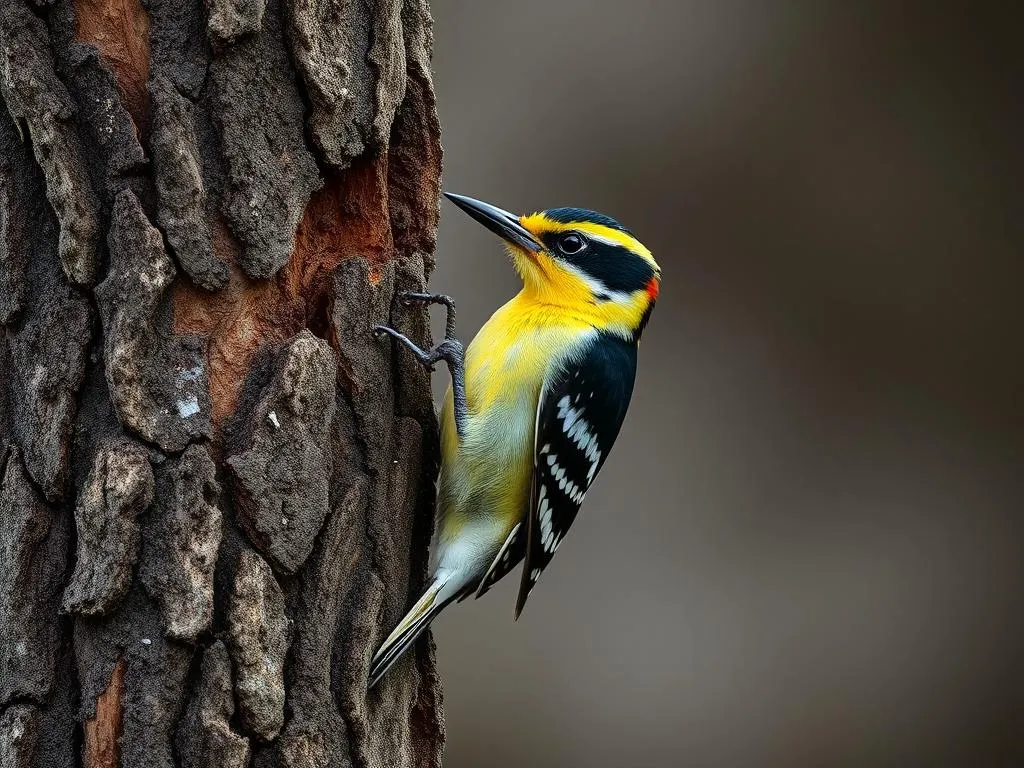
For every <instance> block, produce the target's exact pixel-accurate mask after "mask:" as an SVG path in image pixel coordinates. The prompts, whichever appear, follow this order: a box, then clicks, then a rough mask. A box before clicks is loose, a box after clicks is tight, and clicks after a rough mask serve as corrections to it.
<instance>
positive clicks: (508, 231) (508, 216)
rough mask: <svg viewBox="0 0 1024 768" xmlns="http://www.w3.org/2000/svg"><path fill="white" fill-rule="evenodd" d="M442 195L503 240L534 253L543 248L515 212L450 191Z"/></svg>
mask: <svg viewBox="0 0 1024 768" xmlns="http://www.w3.org/2000/svg"><path fill="white" fill-rule="evenodd" d="M444 196H445V197H447V198H448V199H449V200H451V201H452V202H453V203H455V204H456V205H457V206H459V208H461V209H462V210H464V211H465V212H466V213H468V214H469V215H470V216H472V217H473V218H474V219H476V220H477V221H479V222H480V223H481V224H483V225H484V226H485V227H487V228H488V229H489V230H491V232H493V233H494V234H496V235H498V237H500V238H502V239H503V240H507V241H508V242H510V243H512V244H513V245H517V246H519V247H520V248H525V249H526V250H528V251H534V252H535V253H536V252H539V251H543V250H544V246H543V245H541V244H540V243H539V242H537V238H535V237H534V236H533V234H532V233H531V232H530V230H528V229H527V228H526V227H524V226H523V225H522V224H520V223H519V217H518V216H516V215H515V214H512V213H509V212H508V211H503V210H502V209H501V208H498V207H496V206H493V205H491V204H490V203H485V202H482V201H480V200H474V199H473V198H472V197H465V196H464V195H454V194H452V193H451V192H445V193H444Z"/></svg>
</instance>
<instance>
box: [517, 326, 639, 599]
mask: <svg viewBox="0 0 1024 768" xmlns="http://www.w3.org/2000/svg"><path fill="white" fill-rule="evenodd" d="M635 376H636V343H635V342H629V341H625V340H624V339H621V338H619V337H617V336H612V335H610V334H598V335H597V336H596V337H595V338H594V340H593V342H591V344H590V345H589V346H588V347H587V348H586V349H585V350H584V351H583V354H582V356H580V357H578V358H576V359H574V360H571V361H569V362H567V363H566V364H565V365H563V366H562V367H561V368H560V369H559V370H557V371H555V372H554V373H553V374H551V375H549V378H548V380H547V381H545V382H544V388H543V390H542V391H541V395H540V402H539V403H538V406H537V429H536V435H535V437H534V440H535V444H534V453H533V498H532V500H531V503H530V514H529V517H528V521H529V522H528V525H527V533H526V541H527V545H526V565H525V566H524V567H523V579H522V582H521V583H520V585H519V599H518V601H517V602H516V617H517V618H518V616H519V614H520V613H521V612H522V610H523V605H525V604H526V598H527V597H529V595H530V591H531V590H532V589H533V586H534V584H536V583H537V579H538V578H540V574H541V573H542V572H543V570H544V569H545V568H546V567H547V564H548V563H549V562H551V558H552V557H554V555H555V551H556V550H557V549H558V545H559V544H560V543H561V542H562V538H563V537H564V536H565V534H566V532H567V531H568V530H569V526H571V525H572V522H573V520H575V519H576V513H577V512H579V509H580V505H581V504H582V503H583V497H584V496H585V495H586V493H587V489H589V488H590V484H591V483H593V482H594V478H595V477H596V476H597V473H598V471H599V470H600V469H601V466H602V465H603V464H604V461H605V459H606V458H608V452H609V451H610V450H611V447H612V443H614V442H615V438H616V437H617V436H618V434H619V428H620V427H621V426H622V420H623V419H624V418H625V416H626V408H628V407H629V398H630V396H631V395H632V394H633V380H634V378H635Z"/></svg>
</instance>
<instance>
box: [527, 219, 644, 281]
mask: <svg viewBox="0 0 1024 768" xmlns="http://www.w3.org/2000/svg"><path fill="white" fill-rule="evenodd" d="M519 223H520V224H522V225H523V226H524V227H526V229H528V230H530V232H532V233H533V234H534V235H537V236H538V237H539V236H540V235H547V234H551V233H552V232H582V233H583V234H586V235H592V236H594V237H597V238H600V239H602V240H606V241H608V242H611V243H615V245H621V246H622V247H624V248H628V249H629V250H630V251H632V252H633V253H635V254H636V255H637V256H640V257H641V258H642V259H644V260H645V261H647V262H648V263H649V264H650V265H651V266H652V267H654V269H655V271H657V272H661V267H659V266H658V262H656V261H655V260H654V256H652V255H651V252H650V251H649V250H648V249H647V246H645V245H644V244H643V243H641V242H640V241H639V240H637V239H636V238H635V237H633V236H632V235H630V234H629V233H628V232H623V231H622V230H621V229H615V228H614V227H606V226H605V225H603V224H595V223H594V222H592V221H569V222H562V221H555V220H554V219H549V218H548V217H547V216H545V215H544V214H543V213H531V214H529V215H527V216H520V217H519Z"/></svg>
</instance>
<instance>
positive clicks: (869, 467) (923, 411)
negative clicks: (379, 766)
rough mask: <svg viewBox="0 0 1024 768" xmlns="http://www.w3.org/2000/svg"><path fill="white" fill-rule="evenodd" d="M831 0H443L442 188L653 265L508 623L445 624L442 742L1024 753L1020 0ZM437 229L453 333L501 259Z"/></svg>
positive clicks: (936, 758)
mask: <svg viewBox="0 0 1024 768" xmlns="http://www.w3.org/2000/svg"><path fill="white" fill-rule="evenodd" d="M853 5H854V4H850V3H847V4H840V3H811V2H805V3H779V2H753V1H748V2H731V1H727V2H721V1H714V2H710V1H709V2H667V1H666V2H643V1H641V0H634V1H633V2H628V3H623V2H610V0H602V1H601V2H587V1H585V0H549V1H548V2H543V1H542V0H516V2H514V3H492V2H479V1H477V2H473V1H471V0H462V1H461V2H455V1H454V0H435V2H434V3H433V10H434V15H435V19H436V24H435V44H436V52H435V68H436V73H437V78H436V83H437V93H438V108H439V111H440V115H441V121H442V125H443V140H444V145H445V152H446V154H445V173H444V181H445V187H446V188H447V189H449V190H452V191H457V192H461V193H464V194H469V195H473V196H476V197H480V198H482V199H485V200H488V201H490V202H494V203H496V204H499V205H503V206H506V207H508V208H511V209H513V210H519V211H525V210H533V209H537V208H545V207H551V206H556V205H581V206H586V207H591V208H596V209H598V210H603V211H606V212H608V213H611V214H612V215H614V216H615V217H616V218H618V219H620V220H621V221H623V222H624V223H625V224H626V225H627V226H629V227H631V228H632V229H633V230H634V231H635V232H636V233H637V234H638V235H639V236H640V237H641V239H643V240H644V241H645V242H646V243H647V244H648V245H649V246H650V248H651V249H652V250H653V252H654V253H655V256H656V257H657V258H658V259H659V261H660V263H661V265H662V268H663V272H664V284H663V289H662V300H661V301H660V302H659V304H658V307H657V310H656V311H655V313H654V317H653V319H652V322H651V325H650V327H649V330H648V332H647V334H646V336H645V337H644V342H643V344H642V346H641V360H640V372H639V376H638V379H637V384H636V393H635V395H634V401H633V406H632V409H631V411H630V414H629V417H628V419H627V421H626V425H625V427H624V429H623V431H622V435H621V437H620V438H619V442H618V445H617V446H616V448H615V450H614V451H613V453H612V455H611V458H610V460H609V461H608V463H607V465H606V467H605V469H604V471H603V473H602V475H601V476H600V479H599V481H598V483H597V485H596V487H595V489H594V490H593V491H592V493H591V495H590V497H589V498H588V499H587V502H586V505H585V507H584V512H583V515H582V517H581V518H580V519H579V521H578V523H577V525H576V526H575V527H574V528H573V530H572V534H571V535H570V536H569V538H568V539H567V542H566V544H565V545H564V546H563V547H562V548H561V550H560V551H559V554H558V557H557V558H556V559H555V561H554V562H553V564H552V566H551V568H549V569H548V571H547V572H546V573H545V575H544V578H543V579H542V580H541V583H540V585H539V587H538V589H537V590H536V591H535V592H534V594H533V596H532V597H531V599H530V603H529V605H528V606H527V609H526V611H525V614H524V616H523V618H522V619H520V621H519V622H518V623H513V622H512V611H513V605H514V602H515V591H516V588H517V586H518V572H517V573H516V575H515V576H514V577H510V578H508V579H506V581H505V583H503V584H502V585H501V586H500V588H498V589H496V590H494V591H492V592H491V593H489V594H488V595H487V597H486V599H484V600H480V601H475V602H472V601H471V602H468V603H463V604H461V605H458V606H455V607H453V608H451V609H450V610H449V611H446V612H445V613H444V614H443V615H442V617H441V618H440V619H439V620H438V621H437V622H436V623H435V634H436V637H437V642H438V649H439V650H438V654H439V658H440V666H441V670H442V673H443V676H444V681H445V707H446V710H447V716H448V748H447V753H446V756H447V763H446V764H447V765H448V766H449V768H460V767H462V766H506V765H507V766H527V765H528V766H588V767H597V766H616V767H634V766H664V765H687V766H785V767H786V768H792V767H793V766H821V765H850V766H919V765H930V766H937V765H964V766H967V765H970V766H997V765H1011V764H1016V765H1024V674H1022V668H1024V664H1022V662H1021V656H1022V653H1024V622H1022V619H1021V615H1022V611H1021V608H1022V605H1021V603H1022V600H1021V585H1022V584H1024V581H1022V579H1021V575H1022V574H1021V573H1020V571H1021V570H1022V565H1021V562H1022V561H1021V557H1020V555H1021V550H1022V542H1024V538H1022V534H1024V530H1022V529H1024V523H1022V519H1021V513H1022V511H1024V504H1022V499H1024V487H1022V486H1024V470H1022V460H1024V446H1022V428H1024V408H1022V405H1021V393H1022V390H1024V387H1022V385H1024V374H1022V365H1021V357H1022V347H1024V344H1022V338H1021V337H1022V334H1021V331H1022V325H1024V324H1022V321H1021V314H1022V313H1021V310H1020V308H1019V306H1018V304H1019V301H1020V294H1021V287H1022V278H1024V267H1022V265H1021V244H1022V242H1024V232H1022V228H1024V227H1022V216H1021V203H1022V201H1024V190H1022V181H1021V180H1022V178H1024V174H1022V171H1024V166H1022V163H1021V162H1020V160H1021V155H1020V153H1019V147H1020V145H1021V143H1022V142H1024V122H1022V121H1021V119H1020V113H1019V112H1018V111H1016V106H1017V105H1019V104H1020V102H1021V98H1022V96H1021V91H1020V83H1021V79H1020V76H1019V74H1018V73H1017V72H1016V71H1015V70H1014V69H1013V68H1011V64H1012V63H1013V62H1015V61H1016V58H1017V54H1015V53H1014V49H1015V48H1019V29H1020V25H1019V23H1017V22H1016V21H1015V20H1013V19H1011V18H1009V17H1006V18H998V17H997V16H996V15H995V14H993V13H991V12H990V11H987V10H985V9H984V5H983V4H962V5H963V6H964V10H962V11H961V12H959V13H955V14H954V13H950V12H947V11H941V10H940V9H938V8H937V7H936V6H935V5H931V6H927V7H925V6H923V5H922V7H921V8H920V9H918V10H915V9H914V8H913V7H912V6H911V5H909V4H904V3H890V4H887V5H886V4H881V3H880V4H877V5H878V7H877V8H873V7H871V6H869V5H865V4H863V3H860V4H858V5H859V6H860V7H859V8H854V7H852V6H853ZM841 6H844V7H841ZM845 6H849V7H845ZM438 259H439V267H438V270H437V272H436V274H435V276H434V279H433V283H432V284H433V287H434V288H436V289H438V290H444V291H448V292H450V293H452V294H453V295H455V296H456V297H457V298H458V300H459V309H460V316H459V328H460V332H461V334H462V336H463V337H464V338H466V339H468V338H470V337H471V336H472V335H473V334H474V333H475V332H476V330H477V329H478V328H479V326H480V324H481V323H482V322H483V321H484V320H485V319H486V318H487V316H488V315H489V314H490V313H491V312H492V311H493V310H494V309H495V308H496V307H497V306H499V305H500V304H501V303H502V302H504V301H505V300H506V299H507V298H509V297H510V296H511V295H512V294H513V293H514V292H515V291H516V290H517V279H516V277H515V275H514V273H513V271H512V269H511V267H510V266H509V264H508V262H507V259H506V258H505V257H504V255H503V253H502V250H501V247H500V246H499V245H498V243H497V241H496V239H495V238H494V237H493V236H491V235H489V234H488V233H487V232H486V231H484V230H483V229H482V228H481V227H479V226H478V225H476V224H475V223H473V222H472V221H471V220H470V219H469V218H468V217H466V216H465V215H463V214H462V213H461V212H459V211H458V210H457V209H455V208H454V207H453V206H451V205H450V204H448V203H444V205H443V208H442V224H441V234H440V243H439V248H438ZM439 319H440V318H438V320H439ZM446 383H447V377H446V376H444V375H442V374H439V375H438V376H437V377H436V381H435V384H436V386H437V387H438V389H439V390H440V388H442V387H443V386H444V385H446Z"/></svg>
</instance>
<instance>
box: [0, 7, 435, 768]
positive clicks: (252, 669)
mask: <svg viewBox="0 0 1024 768" xmlns="http://www.w3.org/2000/svg"><path fill="white" fill-rule="evenodd" d="M430 24H431V22H430V17H429V11H428V9H427V7H426V0H374V1H373V2H362V3H356V2H346V1H345V0H206V2H205V4H204V3H203V2H202V0H49V1H48V0H3V1H2V3H0V94H2V97H3V101H4V104H5V106H6V108H7V109H6V112H7V113H8V114H4V115H0V325H2V328H3V343H2V344H0V636H2V642H0V766H2V767H3V768H7V766H17V767H18V768H26V767H27V766H47V767H49V766H54V767H56V766H61V767H63V766H78V765H84V766H86V767H87V768H107V767H108V766H118V765H120V766H131V768H147V767H149V766H153V767H156V766H185V767H186V768H202V767H205V766H209V767H210V768H237V767H241V766H247V765H253V766H260V767H261V768H263V767H266V768H269V767H270V766H288V767H289V768H292V767H294V768H299V767H300V766H347V765H353V766H370V765H374V766H377V765H380V766H383V765H388V766H391V765H395V766H399V765H401V766H407V765H408V766H412V765H415V766H436V765H439V764H440V754H441V747H442V743H443V739H444V727H443V718H442V713H441V699H440V683H439V680H438V677H437V672H436V669H435V666H434V657H433V648H432V644H431V643H430V642H429V641H428V642H424V643H421V644H420V645H419V647H418V648H417V652H416V653H415V654H412V655H411V658H409V659H407V660H405V661H404V662H403V663H402V664H401V665H399V666H398V667H397V668H396V670H395V671H394V672H393V673H392V674H389V676H388V678H387V679H386V680H385V681H383V682H382V684H381V685H380V686H379V687H378V689H376V690H374V691H373V692H372V693H370V694H369V695H367V693H366V670H367V666H368V663H369V660H370V657H371V654H372V652H373V651H374V649H375V647H376V645H377V644H378V643H379V641H380V640H381V639H382V637H383V635H384V633H385V632H386V630H389V629H390V628H391V626H393V625H394V623H395V622H397V620H398V619H399V618H400V616H401V614H402V612H403V610H404V609H405V607H406V604H407V602H408V598H409V597H410V595H412V594H413V593H414V592H415V591H416V590H418V589H419V588H420V586H421V584H422V581H423V578H424V576H425V573H424V571H425V567H426V555H427V546H428V543H429V539H430V536H431V532H432V531H431V526H432V517H433V494H434V486H433V481H434V478H435V474H436V470H437V461H438V456H437V449H436V445H437V425H436V421H435V416H434V411H433V406H432V402H431V397H430V385H429V384H430V383H429V378H428V375H427V374H426V372H424V371H423V370H421V369H420V368H419V366H418V365H417V364H415V363H414V362H413V361H412V359H411V357H410V356H401V355H393V354H392V351H391V347H390V345H389V344H387V343H384V342H381V341H380V340H378V339H376V338H375V337H374V335H373V333H372V331H371V328H372V326H373V325H374V324H377V323H387V324H390V325H392V326H395V327H397V328H400V329H402V330H403V331H404V332H405V333H407V334H409V335H411V336H412V337H413V338H414V339H419V340H420V341H421V342H423V343H429V339H428V338H427V336H428V334H429V328H428V322H427V316H426V313H425V310H424V309H422V308H420V307H405V306H404V305H402V304H401V303H400V302H396V301H395V295H396V293H397V292H398V291H402V290H422V289H423V287H424V285H425V282H426V279H427V276H428V275H429V272H430V270H431V268H432V266H433V257H432V253H433V249H434V240H435V232H436V224H437V204H438V191H439V177H440V168H441V150H440V141H439V128H438V122H437V117H436V113H435V107H434V95H433V86H432V82H431V75H430V61H429V59H430V52H431V45H432V39H431V26H430Z"/></svg>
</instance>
